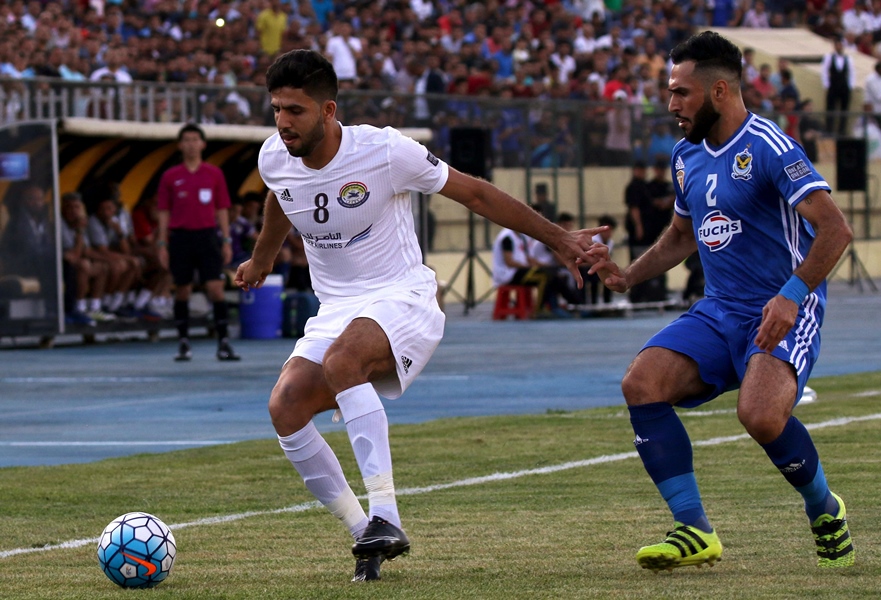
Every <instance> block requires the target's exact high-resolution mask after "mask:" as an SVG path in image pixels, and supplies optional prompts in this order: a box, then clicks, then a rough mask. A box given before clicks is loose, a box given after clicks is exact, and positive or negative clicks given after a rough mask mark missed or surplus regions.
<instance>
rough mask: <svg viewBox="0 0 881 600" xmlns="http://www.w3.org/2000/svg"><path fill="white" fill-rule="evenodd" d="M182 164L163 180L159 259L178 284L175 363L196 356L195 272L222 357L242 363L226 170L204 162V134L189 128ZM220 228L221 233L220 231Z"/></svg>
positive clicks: (180, 140)
mask: <svg viewBox="0 0 881 600" xmlns="http://www.w3.org/2000/svg"><path fill="white" fill-rule="evenodd" d="M177 145H178V148H180V152H181V154H182V155H183V159H184V160H183V163H182V164H179V165H177V166H174V167H171V168H170V169H168V170H167V171H165V173H163V174H162V179H160V181H159V192H158V195H157V205H158V209H159V232H158V235H157V242H156V243H157V244H158V246H159V260H160V261H161V262H162V265H163V266H164V267H166V268H168V269H169V270H170V271H171V275H172V277H173V279H174V285H175V297H174V322H175V325H176V326H177V333H178V338H179V346H178V353H177V356H175V357H174V360H178V361H182V360H190V359H191V358H192V357H193V352H192V348H191V346H190V339H189V326H190V295H191V294H192V291H193V273H195V272H196V271H198V272H199V281H201V282H202V283H203V284H204V285H205V293H206V294H207V296H208V299H209V300H211V302H212V303H213V304H214V328H215V330H216V331H217V340H218V341H217V359H218V360H239V358H240V357H239V356H238V355H237V354H236V353H235V352H234V351H233V349H232V346H230V343H229V320H228V314H229V308H228V307H227V304H226V299H225V298H224V295H223V279H222V277H223V265H225V264H227V263H228V262H229V261H230V260H231V259H232V247H231V246H230V243H231V241H232V240H231V239H230V237H229V213H228V211H227V209H228V208H229V205H230V201H229V192H228V191H227V188H226V179H225V178H224V176H223V171H221V170H220V169H219V168H217V167H215V166H214V165H209V164H207V163H205V162H202V151H203V150H205V132H204V131H202V128H201V127H199V126H198V125H194V124H188V125H184V126H183V127H182V128H181V130H180V132H178V134H177ZM218 229H219V231H218Z"/></svg>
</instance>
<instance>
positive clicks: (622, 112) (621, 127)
mask: <svg viewBox="0 0 881 600" xmlns="http://www.w3.org/2000/svg"><path fill="white" fill-rule="evenodd" d="M627 100H628V95H627V92H626V91H625V90H624V89H619V90H618V91H616V92H615V93H614V94H613V95H612V101H613V102H614V104H613V105H612V107H611V108H609V109H608V111H607V112H606V123H607V126H608V129H607V133H606V144H605V148H606V153H605V161H604V164H605V165H607V166H611V167H619V166H622V165H627V164H629V163H630V162H631V160H632V159H633V158H632V157H633V148H632V145H631V139H630V138H631V130H632V126H633V115H632V113H631V107H630V105H629V104H628V102H627Z"/></svg>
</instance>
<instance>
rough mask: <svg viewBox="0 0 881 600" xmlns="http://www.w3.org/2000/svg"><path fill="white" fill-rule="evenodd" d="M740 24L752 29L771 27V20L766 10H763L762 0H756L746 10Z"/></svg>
mask: <svg viewBox="0 0 881 600" xmlns="http://www.w3.org/2000/svg"><path fill="white" fill-rule="evenodd" d="M741 26H742V27H751V28H754V29H768V28H770V27H771V21H770V18H769V15H768V12H767V11H766V10H765V3H764V2H763V0H756V2H755V4H753V7H752V8H751V9H749V10H748V11H746V14H745V15H744V16H743V23H742V24H741Z"/></svg>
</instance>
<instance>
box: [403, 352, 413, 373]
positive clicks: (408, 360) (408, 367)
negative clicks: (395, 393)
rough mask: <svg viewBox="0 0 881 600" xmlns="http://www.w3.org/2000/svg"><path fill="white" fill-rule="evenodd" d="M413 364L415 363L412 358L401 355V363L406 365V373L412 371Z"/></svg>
mask: <svg viewBox="0 0 881 600" xmlns="http://www.w3.org/2000/svg"><path fill="white" fill-rule="evenodd" d="M412 364H413V361H412V360H410V359H409V358H407V357H406V356H404V355H403V354H402V355H401V365H402V366H403V367H404V373H409V372H410V365H412Z"/></svg>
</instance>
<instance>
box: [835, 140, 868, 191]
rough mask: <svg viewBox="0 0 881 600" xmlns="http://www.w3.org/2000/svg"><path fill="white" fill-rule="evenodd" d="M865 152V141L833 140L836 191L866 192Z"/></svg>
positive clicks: (866, 153)
mask: <svg viewBox="0 0 881 600" xmlns="http://www.w3.org/2000/svg"><path fill="white" fill-rule="evenodd" d="M867 150H868V149H867V147H866V140H865V139H862V138H839V139H837V140H835V171H836V178H835V188H836V189H837V190H838V191H842V192H864V191H866V185H867V183H868V181H867V180H868V177H867V172H866V171H867V166H866V160H867V155H868V152H867Z"/></svg>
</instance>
